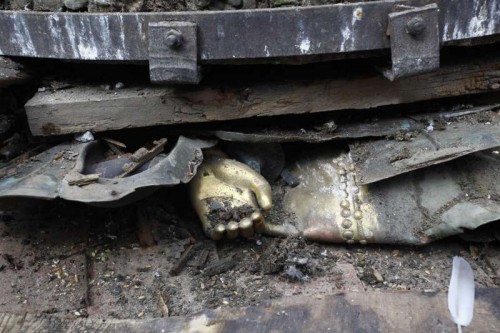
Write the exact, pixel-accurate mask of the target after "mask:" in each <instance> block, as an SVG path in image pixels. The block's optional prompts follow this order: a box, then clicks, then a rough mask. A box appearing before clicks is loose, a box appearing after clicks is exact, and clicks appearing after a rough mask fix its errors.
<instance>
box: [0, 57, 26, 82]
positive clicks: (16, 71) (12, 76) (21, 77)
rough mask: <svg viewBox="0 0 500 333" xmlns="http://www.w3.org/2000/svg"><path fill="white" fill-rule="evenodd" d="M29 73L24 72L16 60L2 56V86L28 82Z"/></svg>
mask: <svg viewBox="0 0 500 333" xmlns="http://www.w3.org/2000/svg"><path fill="white" fill-rule="evenodd" d="M28 79H29V75H28V74H26V73H25V72H23V71H22V70H21V68H20V65H19V64H17V63H16V62H14V61H12V60H10V59H8V58H4V57H0V87H7V86H10V85H13V84H19V83H23V82H26V81H27V80H28Z"/></svg>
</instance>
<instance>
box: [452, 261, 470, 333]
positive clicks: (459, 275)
mask: <svg viewBox="0 0 500 333" xmlns="http://www.w3.org/2000/svg"><path fill="white" fill-rule="evenodd" d="M448 309H449V310H450V313H451V317H452V318H453V321H454V322H455V323H456V324H457V325H458V327H459V330H460V326H468V325H469V324H470V322H471V320H472V315H473V314H474V272H473V271H472V268H471V267H470V265H469V263H468V262H467V261H465V260H464V259H463V258H461V257H454V258H453V269H452V271H451V279H450V287H449V289H448Z"/></svg>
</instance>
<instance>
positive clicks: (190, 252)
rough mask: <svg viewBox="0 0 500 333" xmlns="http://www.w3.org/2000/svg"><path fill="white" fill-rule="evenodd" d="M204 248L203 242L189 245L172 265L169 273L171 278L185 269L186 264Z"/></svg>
mask: <svg viewBox="0 0 500 333" xmlns="http://www.w3.org/2000/svg"><path fill="white" fill-rule="evenodd" d="M203 246H204V243H203V242H198V243H195V244H190V245H188V247H187V248H186V250H185V251H184V252H183V253H182V255H181V257H180V258H179V259H178V260H177V261H176V262H175V263H174V265H173V266H172V268H171V269H170V271H169V274H170V275H171V276H177V275H179V274H180V272H181V271H182V270H183V269H184V267H186V264H187V262H188V261H189V260H190V259H191V258H193V256H194V255H195V254H196V253H197V252H198V251H199V250H200V249H201V248H202V247H203Z"/></svg>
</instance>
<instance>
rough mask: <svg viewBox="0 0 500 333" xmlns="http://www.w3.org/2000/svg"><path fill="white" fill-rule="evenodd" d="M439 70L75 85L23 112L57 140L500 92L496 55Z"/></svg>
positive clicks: (39, 98) (40, 97)
mask: <svg viewBox="0 0 500 333" xmlns="http://www.w3.org/2000/svg"><path fill="white" fill-rule="evenodd" d="M466 61H467V62H464V63H458V64H456V63H455V64H449V65H444V66H443V67H442V68H440V69H439V70H438V71H436V72H433V73H430V74H425V75H420V76H417V77H413V78H408V79H401V80H399V81H396V82H389V81H388V80H386V79H385V78H383V77H382V76H381V75H377V74H375V73H374V74H373V75H364V76H358V77H348V78H336V79H327V80H326V79H325V80H309V81H287V82H282V83H266V84H254V85H243V84H241V83H240V84H239V87H238V88H234V87H232V88H231V87H227V86H225V87H224V89H221V87H218V86H207V85H201V86H198V87H194V88H193V87H191V88H186V87H177V88H162V87H150V88H144V89H142V88H141V89H137V88H132V87H131V88H125V89H122V90H118V91H116V92H109V91H105V90H103V89H102V88H100V87H98V86H96V87H90V86H78V87H75V88H71V89H64V90H60V91H56V92H54V93H51V92H48V91H46V92H39V93H37V94H36V95H35V96H34V97H33V98H32V99H31V100H30V101H28V103H27V104H26V106H25V109H26V114H27V116H28V121H29V125H30V128H31V131H32V133H33V135H36V136H40V135H42V136H43V135H57V134H69V133H78V132H84V131H86V130H93V131H96V132H101V131H107V130H119V129H123V128H138V127H147V126H155V125H169V124H180V123H198V122H210V121H221V120H232V119H241V118H250V117H263V116H276V115H286V114H305V113H316V112H325V111H335V110H345V109H369V108H374V107H378V106H384V105H394V104H401V103H411V102H417V101H425V100H432V99H438V98H445V97H453V96H462V95H468V94H477V93H483V92H491V91H500V56H499V55H493V56H488V55H486V56H482V57H478V58H474V59H472V60H466Z"/></svg>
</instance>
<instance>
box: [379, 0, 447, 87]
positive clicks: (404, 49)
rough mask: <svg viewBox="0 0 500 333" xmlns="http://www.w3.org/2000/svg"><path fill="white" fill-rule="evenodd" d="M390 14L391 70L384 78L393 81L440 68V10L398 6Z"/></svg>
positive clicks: (385, 73) (433, 5)
mask: <svg viewBox="0 0 500 333" xmlns="http://www.w3.org/2000/svg"><path fill="white" fill-rule="evenodd" d="M398 8H399V9H401V10H400V11H398V12H394V13H390V14H389V25H388V34H389V36H390V42H391V60H392V68H391V69H388V70H385V71H384V72H383V73H384V76H385V77H387V78H388V79H389V80H391V81H394V80H396V79H398V78H402V77H408V76H413V75H416V74H422V73H426V72H430V71H433V70H435V69H438V68H439V19H438V11H439V10H438V6H437V5H436V4H429V5H427V6H424V7H419V8H415V7H408V6H398Z"/></svg>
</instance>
